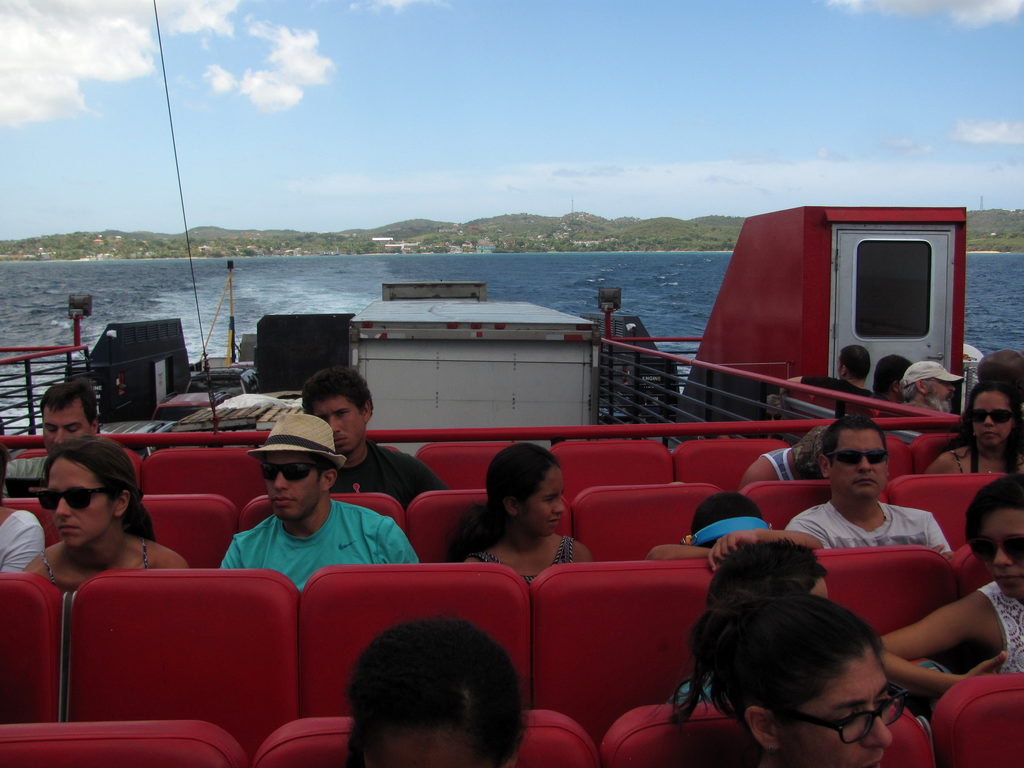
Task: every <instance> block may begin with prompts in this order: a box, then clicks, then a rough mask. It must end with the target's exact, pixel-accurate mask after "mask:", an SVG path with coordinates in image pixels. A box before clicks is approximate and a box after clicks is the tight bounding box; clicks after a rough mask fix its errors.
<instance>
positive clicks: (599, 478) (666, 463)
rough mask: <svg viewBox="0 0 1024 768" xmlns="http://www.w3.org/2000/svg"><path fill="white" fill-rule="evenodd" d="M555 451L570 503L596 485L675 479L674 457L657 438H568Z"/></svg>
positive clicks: (636, 483) (662, 481)
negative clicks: (583, 491) (673, 472)
mask: <svg viewBox="0 0 1024 768" xmlns="http://www.w3.org/2000/svg"><path fill="white" fill-rule="evenodd" d="M551 452H552V453H553V454H555V456H557V457H558V463H559V464H561V466H562V476H563V478H564V479H565V490H564V491H563V492H562V494H563V495H564V496H565V498H566V499H568V500H569V502H570V503H572V502H573V500H575V498H576V495H577V494H578V493H579V492H580V491H582V490H583V489H584V488H589V487H590V486H592V485H639V484H644V485H648V484H657V483H671V482H672V480H673V477H672V458H671V457H670V456H669V453H668V450H667V449H666V448H665V446H664V445H662V444H661V443H659V442H656V441H654V440H566V441H564V442H561V443H557V444H555V445H554V446H553V447H552V448H551Z"/></svg>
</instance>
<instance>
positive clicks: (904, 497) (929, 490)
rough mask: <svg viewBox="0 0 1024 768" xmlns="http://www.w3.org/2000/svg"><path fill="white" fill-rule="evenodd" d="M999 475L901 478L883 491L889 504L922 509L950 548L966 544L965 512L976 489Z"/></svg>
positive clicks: (912, 476)
mask: <svg viewBox="0 0 1024 768" xmlns="http://www.w3.org/2000/svg"><path fill="white" fill-rule="evenodd" d="M997 477H1000V475H988V474H966V475H904V476H903V477H898V478H896V479H895V480H892V481H890V483H889V484H888V485H887V486H886V488H885V491H886V494H887V495H888V497H889V503H890V504H896V505H898V506H901V507H914V508H916V509H926V510H928V511H929V512H931V513H932V514H933V515H934V516H935V520H936V522H937V523H938V524H939V527H940V528H941V529H942V532H943V533H944V534H946V540H947V541H948V542H949V546H950V547H952V548H953V549H956V548H957V547H960V546H962V545H963V544H965V543H967V537H966V534H965V532H964V526H965V525H966V518H965V513H966V512H967V507H968V505H970V503H971V502H972V501H973V500H974V497H975V495H976V494H977V493H978V490H979V489H981V488H982V487H984V486H986V485H988V484H989V483H991V482H992V481H993V480H995V479H997Z"/></svg>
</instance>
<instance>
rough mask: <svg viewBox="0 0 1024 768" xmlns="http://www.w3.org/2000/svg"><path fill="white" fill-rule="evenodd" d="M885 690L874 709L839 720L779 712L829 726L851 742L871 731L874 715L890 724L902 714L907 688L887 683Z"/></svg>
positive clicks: (789, 710) (796, 712) (803, 720)
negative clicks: (885, 694)
mask: <svg viewBox="0 0 1024 768" xmlns="http://www.w3.org/2000/svg"><path fill="white" fill-rule="evenodd" d="M885 691H886V693H888V694H889V695H888V696H887V697H886V698H885V699H883V700H882V703H881V704H879V705H878V706H877V707H876V708H875V709H869V710H866V711H864V712H854V713H853V714H852V715H848V716H846V717H843V718H840V719H839V720H823V719H821V718H820V717H814V716H813V715H805V714H804V713H803V712H798V711H797V710H795V709H788V710H785V711H783V712H782V713H781V714H783V715H785V716H786V717H789V718H792V719H793V720H800V721H802V722H805V723H811V724H812V725H820V726H822V727H824V728H831V729H832V730H833V731H838V732H839V739H840V741H842V742H843V743H844V744H853V743H854V742H857V741H860V740H861V739H863V738H864V737H865V736H867V735H868V734H869V733H871V728H872V727H873V726H874V724H875V718H876V717H877V718H878V719H880V720H881V721H882V722H883V723H885V724H886V725H892V724H893V723H895V722H896V721H897V720H899V719H900V715H902V714H903V705H904V703H905V701H906V698H907V689H906V688H900V687H899V686H897V685H894V684H893V683H889V685H888V686H886V689H885Z"/></svg>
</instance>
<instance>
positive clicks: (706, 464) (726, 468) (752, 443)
mask: <svg viewBox="0 0 1024 768" xmlns="http://www.w3.org/2000/svg"><path fill="white" fill-rule="evenodd" d="M788 447H789V443H787V442H786V441H784V440H774V439H771V438H764V439H761V438H745V437H736V438H728V437H726V438H721V439H717V440H687V441H686V442H685V443H680V444H679V445H677V446H676V447H675V449H674V450H673V451H672V469H673V475H674V477H675V479H676V480H679V481H680V482H684V483H713V484H714V485H717V486H718V487H719V488H721V489H722V490H723V491H735V490H737V489H738V488H739V487H740V480H741V479H742V478H743V473H744V472H746V471H747V467H749V466H750V465H751V464H753V463H754V460H755V459H757V457H758V456H760V455H761V454H762V453H768V451H775V450H778V449H779V448H788Z"/></svg>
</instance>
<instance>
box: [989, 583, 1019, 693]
mask: <svg viewBox="0 0 1024 768" xmlns="http://www.w3.org/2000/svg"><path fill="white" fill-rule="evenodd" d="M978 591H979V592H981V594H983V595H984V596H985V597H987V598H988V599H989V601H990V602H991V603H992V607H993V608H995V609H996V615H997V616H998V617H999V626H1000V628H1001V629H1002V631H1003V647H1004V649H1005V650H1006V661H1004V662H1003V666H1001V667H1000V668H999V672H1000V673H1004V672H1024V604H1022V603H1021V601H1020V600H1017V599H1016V598H1013V597H1007V596H1006V595H1004V594H1003V593H1002V591H1001V590H1000V589H999V586H998V585H997V584H996V583H995V582H994V581H993V582H991V583H989V584H986V585H985V586H984V587H982V588H981V589H979V590H978Z"/></svg>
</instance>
